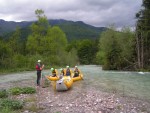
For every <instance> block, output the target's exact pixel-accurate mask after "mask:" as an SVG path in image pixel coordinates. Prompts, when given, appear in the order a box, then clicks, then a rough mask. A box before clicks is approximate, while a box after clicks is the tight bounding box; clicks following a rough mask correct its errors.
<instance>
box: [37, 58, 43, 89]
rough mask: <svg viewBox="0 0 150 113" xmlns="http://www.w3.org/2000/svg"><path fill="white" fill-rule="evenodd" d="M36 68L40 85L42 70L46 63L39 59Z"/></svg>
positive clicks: (38, 84)
mask: <svg viewBox="0 0 150 113" xmlns="http://www.w3.org/2000/svg"><path fill="white" fill-rule="evenodd" d="M35 68H36V70H37V86H40V80H41V71H42V69H43V68H44V65H42V64H41V60H38V61H37V64H36V66H35Z"/></svg>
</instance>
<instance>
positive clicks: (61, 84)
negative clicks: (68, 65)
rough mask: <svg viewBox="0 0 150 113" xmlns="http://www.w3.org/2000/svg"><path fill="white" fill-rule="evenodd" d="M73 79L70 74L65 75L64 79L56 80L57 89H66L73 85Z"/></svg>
mask: <svg viewBox="0 0 150 113" xmlns="http://www.w3.org/2000/svg"><path fill="white" fill-rule="evenodd" d="M72 84H73V80H72V78H71V77H70V76H64V77H63V78H62V79H60V80H58V81H56V90H57V91H66V90H68V89H70V88H71V87H72Z"/></svg>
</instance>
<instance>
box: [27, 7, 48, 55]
mask: <svg viewBox="0 0 150 113" xmlns="http://www.w3.org/2000/svg"><path fill="white" fill-rule="evenodd" d="M35 14H36V16H37V18H38V21H37V22H35V23H33V24H32V25H31V30H32V34H31V35H29V36H28V39H27V44H26V46H27V50H28V51H29V52H30V53H31V54H42V53H43V45H42V40H43V38H45V37H46V36H47V31H48V29H49V28H50V25H49V23H48V20H47V17H46V16H45V15H44V11H43V10H38V9H37V10H36V11H35Z"/></svg>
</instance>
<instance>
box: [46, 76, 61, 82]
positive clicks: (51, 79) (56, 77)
mask: <svg viewBox="0 0 150 113" xmlns="http://www.w3.org/2000/svg"><path fill="white" fill-rule="evenodd" d="M46 78H47V79H48V80H50V81H57V80H59V77H58V76H55V77H53V76H46Z"/></svg>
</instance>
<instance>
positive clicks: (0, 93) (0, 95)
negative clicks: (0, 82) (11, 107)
mask: <svg viewBox="0 0 150 113" xmlns="http://www.w3.org/2000/svg"><path fill="white" fill-rule="evenodd" d="M5 97H8V92H7V91H6V89H0V98H5Z"/></svg>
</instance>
